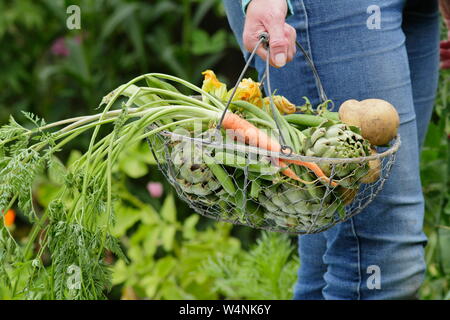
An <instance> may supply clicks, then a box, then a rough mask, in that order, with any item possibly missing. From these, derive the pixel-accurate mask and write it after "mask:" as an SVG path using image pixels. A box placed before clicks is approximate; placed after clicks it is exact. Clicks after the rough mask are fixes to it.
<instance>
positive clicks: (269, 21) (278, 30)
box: [243, 0, 296, 68]
mask: <svg viewBox="0 0 450 320" xmlns="http://www.w3.org/2000/svg"><path fill="white" fill-rule="evenodd" d="M286 13H287V3H286V0H252V1H251V2H250V4H249V5H248V7H247V14H246V19H245V25H244V33H243V40H244V46H245V48H246V49H247V50H248V51H252V50H253V49H254V48H255V45H256V44H257V42H258V41H259V38H258V37H259V35H260V34H261V33H262V32H267V33H268V34H269V45H270V64H271V65H272V66H274V67H277V68H281V67H283V66H284V65H285V64H286V63H287V62H289V61H291V60H292V59H293V58H294V55H295V52H296V48H295V40H296V32H295V29H294V28H293V27H291V26H290V25H288V24H287V23H286V22H285V18H286ZM256 54H258V55H259V56H260V57H261V58H262V59H264V60H265V59H266V57H267V50H266V49H264V48H263V47H262V46H260V47H259V48H258V50H257V51H256Z"/></svg>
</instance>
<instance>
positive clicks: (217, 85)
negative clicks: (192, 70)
mask: <svg viewBox="0 0 450 320" xmlns="http://www.w3.org/2000/svg"><path fill="white" fill-rule="evenodd" d="M202 75H203V76H204V78H203V85H202V90H204V91H206V92H207V93H209V94H212V95H213V96H215V97H217V98H219V99H220V100H225V98H226V95H227V85H226V84H225V83H222V82H220V81H219V80H218V79H217V77H216V74H215V73H214V71H212V70H206V71H203V72H202ZM203 100H204V101H205V100H207V98H206V97H203Z"/></svg>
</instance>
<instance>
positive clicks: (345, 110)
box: [339, 99, 361, 127]
mask: <svg viewBox="0 0 450 320" xmlns="http://www.w3.org/2000/svg"><path fill="white" fill-rule="evenodd" d="M360 112H361V105H360V102H359V101H358V100H354V99H351V100H347V101H345V102H344V103H343V104H341V106H340V107H339V119H340V120H341V121H342V122H344V123H345V124H348V125H351V126H356V127H361V120H360V119H361V115H360Z"/></svg>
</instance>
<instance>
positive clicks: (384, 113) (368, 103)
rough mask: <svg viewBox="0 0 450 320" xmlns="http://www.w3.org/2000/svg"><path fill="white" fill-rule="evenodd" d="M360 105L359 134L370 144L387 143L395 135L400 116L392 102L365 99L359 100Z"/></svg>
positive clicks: (379, 144)
mask: <svg viewBox="0 0 450 320" xmlns="http://www.w3.org/2000/svg"><path fill="white" fill-rule="evenodd" d="M360 105H361V108H362V109H361V111H362V118H361V134H362V136H363V137H364V138H366V139H367V140H369V141H370V143H371V144H373V145H376V146H381V145H384V144H387V143H388V142H389V141H391V140H392V139H393V138H394V137H395V136H396V135H397V130H398V127H399V125H400V118H399V116H398V113H397V111H396V110H395V108H394V106H393V105H392V104H390V103H389V102H387V101H384V100H380V99H367V100H363V101H361V102H360Z"/></svg>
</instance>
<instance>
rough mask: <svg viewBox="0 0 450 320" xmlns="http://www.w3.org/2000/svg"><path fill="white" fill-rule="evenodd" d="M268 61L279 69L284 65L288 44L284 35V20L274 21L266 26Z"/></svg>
mask: <svg viewBox="0 0 450 320" xmlns="http://www.w3.org/2000/svg"><path fill="white" fill-rule="evenodd" d="M266 28H267V31H268V32H269V46H270V60H271V64H272V65H274V66H275V67H278V68H281V67H283V66H284V65H285V64H286V61H287V53H288V46H289V42H288V40H287V39H286V36H285V33H284V20H277V21H276V22H275V21H274V22H273V23H272V24H270V25H268V26H267V27H266Z"/></svg>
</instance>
